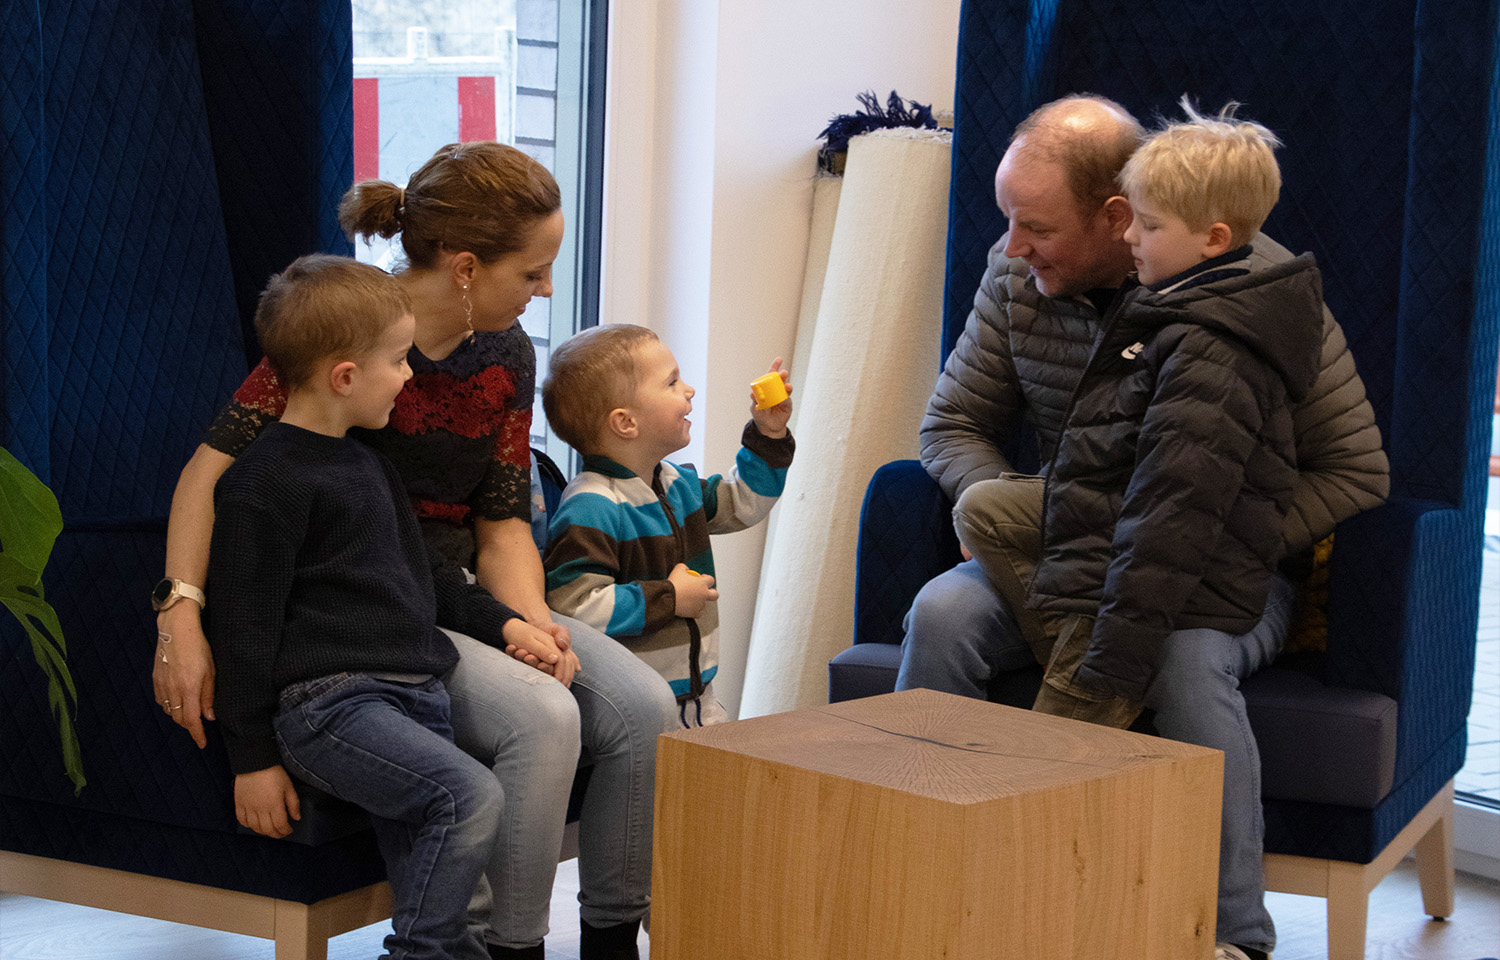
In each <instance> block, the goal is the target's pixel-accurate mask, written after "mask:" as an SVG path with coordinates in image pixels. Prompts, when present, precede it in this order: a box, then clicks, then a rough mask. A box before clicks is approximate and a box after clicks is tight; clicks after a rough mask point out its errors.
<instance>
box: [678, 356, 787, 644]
mask: <svg viewBox="0 0 1500 960" xmlns="http://www.w3.org/2000/svg"><path fill="white" fill-rule="evenodd" d="M770 372H771V373H779V374H781V382H782V384H784V385H785V386H786V392H787V399H785V400H783V401H781V402H780V403H778V404H777V405H776V406H774V407H768V408H766V409H765V410H761V409H760V408H758V407H757V406H756V405H755V394H754V393H751V394H750V419H751V420H754V421H755V429H757V430H759V431H760V432H761V434H762V435H763V436H765V437H768V438H769V439H772V440H780V439H781V438H782V437H784V436H786V423H787V421H788V420H790V419H791V418H792V399H791V393H792V378H791V374H789V373H788V372H787V371H785V370H783V369H781V358H780V357H777V358H776V359H775V361H773V362H772V364H771V370H770ZM679 616H681V614H679Z"/></svg>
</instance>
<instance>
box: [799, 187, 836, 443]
mask: <svg viewBox="0 0 1500 960" xmlns="http://www.w3.org/2000/svg"><path fill="white" fill-rule="evenodd" d="M843 189H844V178H843V177H842V176H837V177H836V176H834V175H833V174H823V175H820V176H818V177H815V178H814V179H813V205H812V229H811V231H810V233H809V235H808V240H807V267H806V269H805V270H803V272H802V306H801V308H800V309H799V310H798V311H797V344H796V348H795V350H794V351H793V353H792V357H791V368H792V378H793V381H794V382H799V383H800V382H801V377H802V368H803V367H805V366H807V361H808V359H809V358H810V357H811V356H812V345H813V335H814V334H815V333H816V332H817V329H818V306H819V305H820V304H821V303H822V300H823V281H824V278H825V277H827V275H828V254H829V252H830V251H831V250H832V248H833V224H834V221H835V219H836V218H837V215H838V212H839V196H840V194H841V193H842V192H843ZM799 399H800V398H799ZM801 413H802V406H801V405H800V404H797V403H794V404H792V419H791V420H790V421H789V422H788V426H790V427H791V429H792V432H793V434H795V433H796V431H797V422H798V420H799V419H800V415H801Z"/></svg>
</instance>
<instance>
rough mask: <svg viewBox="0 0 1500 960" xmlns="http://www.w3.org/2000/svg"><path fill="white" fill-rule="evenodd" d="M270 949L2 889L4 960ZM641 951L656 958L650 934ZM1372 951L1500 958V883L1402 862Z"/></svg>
mask: <svg viewBox="0 0 1500 960" xmlns="http://www.w3.org/2000/svg"><path fill="white" fill-rule="evenodd" d="M577 896H578V868H577V861H576V860H575V861H569V862H567V863H564V864H562V865H561V866H560V867H559V868H558V877H557V886H556V888H555V889H554V890H553V895H552V927H553V929H552V933H551V934H550V935H549V936H548V938H547V956H548V960H577V957H578V910H577ZM1267 903H1268V904H1269V906H1270V908H1271V915H1272V916H1273V917H1275V918H1276V926H1277V930H1278V932H1279V934H1280V938H1281V943H1280V945H1279V946H1278V948H1277V950H1276V960H1322V958H1323V957H1325V956H1326V955H1327V953H1326V950H1325V936H1326V927H1325V926H1324V922H1325V921H1324V913H1323V901H1322V900H1317V899H1314V898H1312V897H1294V896H1290V895H1287V894H1275V893H1273V894H1270V895H1269V896H1268V898H1267ZM386 929H387V928H386V926H385V925H384V924H376V925H374V926H370V927H366V928H364V929H363V930H355V931H354V932H352V933H346V934H344V935H343V936H341V937H337V938H335V939H334V940H332V941H330V943H329V950H328V957H329V960H370V958H372V957H375V956H377V955H379V953H380V941H381V938H382V937H383V936H384V935H385V932H386ZM273 955H274V950H273V949H272V947H271V943H270V941H268V940H259V939H256V938H254V937H242V936H237V935H235V934H229V933H218V932H216V931H213V930H200V929H198V928H196V927H185V926H182V925H180V924H175V923H166V922H163V921H160V920H144V919H140V918H138V917H130V916H126V915H124V914H118V913H109V912H107V911H103V910H91V909H89V908H87V907H75V906H71V905H69V904H64V903H54V902H52V901H49V900H34V899H31V898H30V897H17V896H8V895H0V960H148V958H149V960H159V958H162V957H172V958H178V960H271V958H272V957H273ZM641 956H642V957H648V956H649V951H648V949H647V938H646V935H645V934H644V933H642V934H641ZM1365 956H1366V960H1478V958H1480V957H1500V883H1497V882H1496V881H1493V880H1486V879H1482V878H1478V877H1474V876H1470V875H1468V874H1459V882H1458V907H1457V910H1456V911H1455V913H1454V916H1453V919H1451V920H1449V921H1448V922H1446V923H1439V922H1436V921H1433V920H1431V919H1429V918H1428V917H1426V916H1425V915H1424V914H1423V913H1422V897H1421V893H1420V891H1419V890H1418V888H1417V871H1416V867H1415V866H1414V865H1413V864H1412V863H1411V862H1410V861H1407V862H1406V863H1403V864H1402V865H1401V866H1400V867H1398V868H1397V869H1396V871H1395V872H1394V873H1392V874H1391V875H1390V876H1389V877H1387V878H1386V879H1385V882H1384V883H1382V884H1381V885H1380V886H1379V887H1377V888H1376V889H1375V892H1374V893H1372V894H1371V895H1370V926H1369V946H1368V948H1367V949H1366V952H1365ZM708 960H711V958H708ZM808 960H816V958H808Z"/></svg>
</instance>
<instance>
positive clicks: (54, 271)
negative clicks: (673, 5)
mask: <svg viewBox="0 0 1500 960" xmlns="http://www.w3.org/2000/svg"><path fill="white" fill-rule="evenodd" d="M349 41H350V7H349V4H348V2H347V0H309V2H307V3H297V4H285V3H277V2H267V0H216V2H214V3H195V2H193V0H79V2H74V3H67V4H63V3H43V4H12V5H9V6H8V7H7V8H6V15H5V17H4V21H3V25H0V90H3V95H0V144H4V147H3V148H0V446H3V447H4V448H5V449H7V450H9V451H10V452H11V453H13V454H15V455H16V457H17V458H18V459H19V460H21V462H22V463H24V464H25V465H26V466H28V467H29V468H30V469H31V470H32V472H34V473H36V474H37V475H38V476H39V477H41V479H42V480H43V481H44V482H46V483H47V484H48V485H49V486H50V487H51V489H52V490H53V492H54V493H55V494H56V496H57V499H58V502H59V504H60V506H61V508H62V512H63V521H64V529H63V532H62V535H61V536H60V537H59V539H58V540H57V543H56V545H55V547H54V548H53V552H52V555H51V559H50V561H49V562H48V565H47V569H46V571H45V574H44V577H43V587H44V591H45V596H46V599H47V601H48V602H49V603H50V604H51V605H52V607H53V608H54V609H55V610H56V611H57V614H58V618H59V620H60V621H61V624H62V629H63V634H64V637H65V639H66V642H67V651H68V665H69V667H70V670H71V673H72V677H73V680H74V682H75V685H76V689H77V715H76V725H77V731H78V738H79V741H80V743H81V749H82V763H83V772H84V775H85V777H86V778H87V785H86V786H84V787H83V789H82V791H81V792H80V793H77V794H76V795H75V792H74V790H73V786H72V784H71V783H70V782H69V781H68V780H67V778H66V777H65V776H64V775H63V764H62V759H61V750H60V747H59V742H58V734H57V724H56V721H55V720H54V719H53V716H52V713H51V709H50V705H49V703H48V698H47V687H46V683H45V680H44V678H43V676H42V674H41V671H40V670H39V669H38V668H37V666H36V663H35V662H34V660H33V657H32V652H31V649H30V646H29V644H28V642H27V638H26V635H25V633H24V632H23V631H22V630H21V629H20V627H19V626H18V624H17V623H16V621H15V620H14V619H13V618H12V617H11V615H10V614H9V613H8V612H6V611H0V751H3V761H0V891H5V892H7V893H21V894H26V895H31V896H38V897H46V898H50V899H55V900H63V901H69V902H74V903H83V904H88V905H92V906H97V907H103V908H107V909H112V910H118V911H124V912H129V913H134V914H139V915H142V916H150V917H158V918H161V919H167V920H174V921H178V922H183V923H191V924H197V925H200V926H206V927H213V928H217V929H222V930H230V931H234V932H238V933H245V934H251V935H255V936H259V937H265V938H269V939H274V940H275V941H276V956H277V957H278V960H294V958H295V960H302V958H319V957H322V956H324V955H325V954H326V941H327V938H328V937H329V936H332V935H335V934H338V933H341V932H343V931H345V930H350V929H354V928H356V927H360V926H363V925H365V924H368V923H372V922H375V921H377V920H380V919H382V918H384V917H387V916H389V909H390V907H389V904H390V895H389V888H388V887H387V885H386V883H385V870H384V866H383V864H382V862H381V859H380V856H379V852H378V851H377V849H376V845H375V840H374V834H373V832H372V831H371V830H370V829H369V822H368V818H367V817H365V816H364V815H363V813H362V812H360V811H357V810H355V809H353V808H351V807H349V806H348V805H345V804H340V803H338V802H337V801H332V800H331V798H326V797H313V796H312V795H311V794H310V793H305V794H304V803H303V813H304V817H303V820H302V821H301V823H300V824H299V825H298V834H297V838H296V839H295V840H272V839H268V838H266V837H261V836H257V835H254V834H251V833H248V832H247V831H244V830H242V829H241V828H239V827H238V825H237V824H236V822H235V815H234V803H233V793H232V778H231V776H230V773H229V766H228V759H227V757H226V756H225V752H224V749H223V744H222V742H221V741H220V740H219V738H218V737H217V734H216V733H215V732H214V731H212V729H211V730H210V739H209V744H208V748H207V749H205V750H198V749H197V748H196V747H195V746H194V745H193V743H192V741H191V740H190V739H189V737H188V736H187V735H186V734H185V733H184V732H183V731H182V730H181V729H179V728H178V727H176V726H175V725H174V724H172V723H171V722H170V721H169V720H168V719H167V718H166V717H165V716H164V715H163V713H162V710H161V708H160V706H159V705H157V704H155V703H154V702H153V695H152V686H151V669H152V660H151V657H152V650H153V648H154V646H155V643H154V637H155V632H156V623H155V618H154V616H153V614H152V612H151V609H150V606H149V604H148V602H147V598H148V596H149V595H150V592H151V588H152V586H153V585H154V583H155V581H156V580H157V579H158V578H159V577H160V576H161V573H162V569H163V564H164V548H165V529H166V522H165V518H166V515H167V511H168V507H169V505H170V502H171V497H172V491H173V487H174V485H175V483H176V479H177V475H178V472H179V471H180V470H181V468H182V465H183V464H184V463H185V462H186V461H187V458H188V456H189V455H190V454H191V452H192V450H193V449H194V447H195V446H196V445H197V443H198V440H199V438H200V437H201V435H202V431H203V428H204V426H205V425H206V424H207V423H208V422H209V420H210V419H211V418H212V417H213V415H214V413H215V411H216V410H217V408H218V407H219V406H220V405H221V404H222V403H223V402H224V401H225V399H226V398H227V397H228V396H229V395H230V394H231V393H232V392H233V390H234V389H235V387H237V386H238V385H239V383H240V381H241V380H242V379H243V378H244V376H245V374H246V372H247V371H248V370H249V369H250V366H251V365H253V364H254V363H255V361H256V360H257V359H258V358H259V352H260V351H259V348H258V347H257V346H256V345H255V342H254V339H253V335H252V334H251V333H250V332H249V329H250V328H249V323H248V318H249V316H250V314H251V312H252V311H253V308H254V304H255V299H256V296H257V294H258V292H259V290H260V288H261V287H262V286H263V285H264V284H265V281H266V278H267V277H268V276H269V275H270V274H271V273H272V272H275V271H276V270H279V269H281V268H282V267H284V266H285V265H286V264H287V263H289V262H290V261H291V260H292V259H293V258H294V257H296V256H298V255H300V254H302V253H306V252H310V251H313V250H320V249H321V250H331V251H343V252H349V251H350V249H351V248H350V247H349V246H348V245H347V242H346V241H345V240H344V239H343V237H342V234H341V232H340V230H339V228H338V225H337V222H336V217H335V209H336V206H337V203H338V200H339V197H340V196H341V195H342V194H343V192H344V191H345V190H346V189H347V187H348V185H349V183H350V182H351V181H352V179H353V175H352V170H353V161H352V151H353V145H352V133H351V130H352V120H351V116H350V104H351V103H352V86H351V84H352V80H351V74H350V69H349V49H350V48H349ZM553 477H554V479H556V475H555V474H554V475H553ZM555 490H556V485H555V484H554V491H555ZM3 513H4V511H0V515H3ZM9 532H10V531H8V530H7V531H0V540H3V539H4V536H5V535H7V534H8V533H9ZM211 598H212V588H211V586H210V603H211ZM211 612H212V606H211V605H210V613H211Z"/></svg>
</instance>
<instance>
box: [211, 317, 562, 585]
mask: <svg viewBox="0 0 1500 960" xmlns="http://www.w3.org/2000/svg"><path fill="white" fill-rule="evenodd" d="M407 360H408V362H409V363H410V364H411V369H412V379H411V380H409V381H408V382H407V384H406V387H405V389H403V390H402V391H401V393H400V395H399V396H397V397H396V408H395V410H393V411H392V412H391V421H390V423H389V424H387V425H386V426H385V428H384V429H381V430H376V431H366V430H354V431H352V435H353V436H355V437H358V438H359V439H361V440H363V441H365V442H366V443H368V444H369V445H370V446H372V447H374V448H375V449H376V450H379V451H380V452H381V453H383V454H385V455H386V456H387V457H389V458H390V459H391V462H393V463H395V464H396V469H398V470H399V471H400V472H401V478H402V481H403V483H404V484H405V488H406V492H407V495H408V496H409V497H411V502H412V507H413V509H415V510H416V512H417V517H418V519H420V520H421V522H422V534H423V536H425V537H426V538H427V541H428V545H429V546H430V547H431V548H432V549H433V551H434V552H435V553H437V554H438V555H439V556H441V557H442V558H443V559H444V560H446V561H447V562H449V563H452V564H456V565H458V566H464V567H469V568H470V569H473V564H474V550H475V546H474V529H473V522H474V520H475V519H481V520H509V519H513V518H519V519H522V520H525V521H527V522H528V523H529V522H530V520H531V405H532V401H533V399H534V397H533V394H534V393H535V390H536V351H535V349H534V348H533V347H532V344H531V339H530V338H529V337H528V336H527V335H526V331H524V330H523V329H521V326H520V324H516V325H514V326H512V327H511V328H510V329H508V330H501V331H490V332H479V333H475V334H474V335H473V336H472V337H470V338H469V339H468V340H465V341H464V342H463V343H461V344H459V346H458V348H457V349H455V350H454V351H453V352H452V353H451V354H449V355H448V356H446V357H444V358H443V359H442V360H429V359H427V357H426V356H424V355H423V354H422V353H421V351H419V350H417V348H416V347H413V348H412V349H411V352H410V353H409V354H408V355H407ZM284 409H286V389H285V388H284V387H283V386H282V385H281V383H280V382H279V381H278V380H277V379H276V375H275V374H274V373H272V372H271V368H270V367H269V366H268V365H267V364H266V362H265V361H264V360H262V361H261V362H260V365H259V366H257V367H256V368H255V369H254V370H253V371H251V373H250V376H249V377H247V378H246V379H245V382H244V383H243V384H242V385H241V386H240V388H239V389H238V390H237V391H235V394H234V399H233V400H231V401H230V402H229V403H228V404H227V405H226V406H225V407H224V409H223V410H222V411H220V413H219V415H218V417H217V418H215V420H214V422H213V424H212V426H210V427H209V429H208V435H207V436H206V437H205V438H204V442H205V443H207V444H208V445H209V446H210V447H212V448H214V449H215V450H218V451H220V452H221V453H227V454H228V455H229V456H231V457H237V456H239V455H240V452H241V451H243V450H244V449H245V448H246V447H247V446H249V444H250V441H251V440H254V439H255V437H256V435H257V434H259V433H260V431H262V430H264V429H265V426H266V424H267V423H270V422H272V421H274V420H276V419H278V418H279V417H280V416H281V412H282V411H283V410H284Z"/></svg>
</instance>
